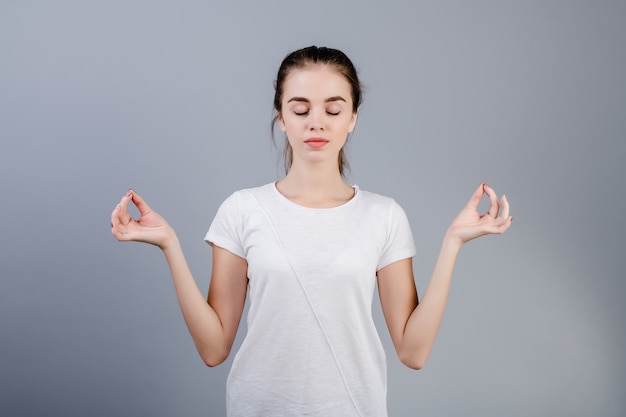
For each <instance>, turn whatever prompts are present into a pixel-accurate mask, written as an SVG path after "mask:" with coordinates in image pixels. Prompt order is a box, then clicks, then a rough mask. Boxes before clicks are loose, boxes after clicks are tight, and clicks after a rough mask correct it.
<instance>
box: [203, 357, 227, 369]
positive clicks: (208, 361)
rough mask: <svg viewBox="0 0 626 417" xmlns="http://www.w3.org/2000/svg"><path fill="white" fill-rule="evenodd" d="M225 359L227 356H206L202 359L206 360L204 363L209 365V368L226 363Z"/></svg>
mask: <svg viewBox="0 0 626 417" xmlns="http://www.w3.org/2000/svg"><path fill="white" fill-rule="evenodd" d="M225 360H226V358H204V357H203V358H202V361H203V362H204V364H205V365H206V366H208V367H209V368H214V367H216V366H217V365H220V364H222V363H224V361H225Z"/></svg>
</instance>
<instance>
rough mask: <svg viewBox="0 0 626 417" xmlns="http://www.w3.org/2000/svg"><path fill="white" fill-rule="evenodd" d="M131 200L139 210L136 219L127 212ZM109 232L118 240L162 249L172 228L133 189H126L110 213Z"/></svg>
mask: <svg viewBox="0 0 626 417" xmlns="http://www.w3.org/2000/svg"><path fill="white" fill-rule="evenodd" d="M131 201H132V203H133V204H134V205H135V206H136V207H137V209H138V210H139V218H138V219H137V220H135V219H133V218H132V216H131V215H130V213H128V205H129V204H130V202H131ZM111 233H113V236H115V238H116V239H117V240H119V241H136V242H145V243H150V244H152V245H155V246H158V247H160V248H161V249H164V248H165V246H166V245H167V243H168V241H169V240H170V239H171V238H172V237H173V236H174V233H173V230H172V228H171V227H170V225H169V224H168V223H167V222H166V221H165V219H164V218H163V217H162V216H161V215H159V214H158V213H156V212H155V211H153V210H152V209H151V208H150V207H149V206H148V204H146V202H145V201H144V200H143V198H141V197H140V196H139V194H137V193H135V192H134V191H133V190H128V191H127V192H126V194H124V196H123V197H122V199H121V200H120V203H119V204H118V205H117V207H115V209H114V210H113V213H111Z"/></svg>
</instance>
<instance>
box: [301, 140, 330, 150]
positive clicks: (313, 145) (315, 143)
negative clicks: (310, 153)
mask: <svg viewBox="0 0 626 417" xmlns="http://www.w3.org/2000/svg"><path fill="white" fill-rule="evenodd" d="M328 142H330V141H329V140H328V139H324V138H309V139H307V140H305V141H304V143H306V144H307V145H309V146H310V147H311V148H321V147H323V146H324V145H326V144H327V143H328Z"/></svg>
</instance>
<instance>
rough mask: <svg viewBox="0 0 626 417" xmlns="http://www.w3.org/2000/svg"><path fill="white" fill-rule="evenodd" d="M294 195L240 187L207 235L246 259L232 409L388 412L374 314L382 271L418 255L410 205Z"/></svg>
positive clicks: (359, 195)
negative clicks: (325, 203) (309, 200)
mask: <svg viewBox="0 0 626 417" xmlns="http://www.w3.org/2000/svg"><path fill="white" fill-rule="evenodd" d="M354 188H355V196H354V197H353V198H352V199H351V200H350V201H349V202H347V203H345V204H343V205H341V206H338V207H333V208H326V209H315V208H307V207H303V206H300V205H298V204H295V203H293V202H291V201H290V200H288V199H287V198H285V197H284V196H283V195H282V194H280V192H279V191H278V190H277V189H276V186H275V184H273V183H270V184H267V185H265V186H262V187H258V188H252V189H248V190H241V191H237V192H235V193H234V194H232V195H231V196H230V197H228V198H227V199H226V200H225V201H224V202H223V203H222V205H221V206H220V208H219V210H218V212H217V215H216V216H215V219H214V220H213V223H212V224H211V227H210V229H209V231H208V233H207V235H206V237H205V240H206V241H207V242H209V243H211V244H214V245H217V246H219V247H222V248H224V249H226V250H228V251H230V252H232V253H234V254H235V255H238V256H240V257H242V258H245V259H246V260H247V262H248V279H249V303H250V305H249V311H248V316H247V325H248V331H247V335H246V337H245V339H244V341H243V343H242V346H241V348H240V349H239V352H238V353H237V354H236V356H235V359H234V362H233V366H232V368H231V371H230V375H229V378H228V383H227V410H228V416H229V417H252V416H254V417H259V416H268V417H270V416H271V417H282V416H289V417H293V416H316V417H322V416H328V417H330V416H332V417H338V416H341V417H349V416H355V417H357V416H358V417H366V416H371V417H383V416H386V415H387V410H386V408H387V407H386V396H387V368H386V359H385V354H384V351H383V348H382V344H381V342H380V339H379V337H378V333H377V332H376V328H375V326H374V321H373V319H372V312H371V306H372V297H373V293H374V286H375V285H376V272H377V271H378V270H380V269H381V268H383V267H385V266H386V265H389V264H390V263H393V262H395V261H398V260H401V259H405V258H410V257H413V256H414V255H415V244H414V241H413V235H412V233H411V229H410V226H409V223H408V220H407V217H406V215H405V213H404V211H403V210H402V208H401V207H400V206H399V205H398V204H397V203H396V202H395V201H394V200H393V199H391V198H388V197H383V196H381V195H378V194H374V193H369V192H366V191H361V190H360V189H359V188H358V187H356V186H354Z"/></svg>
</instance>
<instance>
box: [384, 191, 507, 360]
mask: <svg viewBox="0 0 626 417" xmlns="http://www.w3.org/2000/svg"><path fill="white" fill-rule="evenodd" d="M484 194H487V196H488V197H489V200H490V203H491V204H490V206H489V210H488V211H487V213H485V214H484V215H481V214H480V213H478V203H479V202H480V200H481V198H482V197H483V195H484ZM501 201H502V212H501V213H500V203H499V202H498V198H497V196H496V193H495V191H494V190H493V189H492V188H491V187H489V186H488V185H487V184H480V186H479V187H478V189H477V190H476V192H474V195H472V197H471V198H470V200H469V202H468V203H467V205H466V206H465V207H464V208H463V210H461V212H460V213H459V215H458V216H457V217H456V218H455V219H454V221H453V222H452V224H451V225H450V227H449V228H448V230H447V232H446V234H445V236H444V239H443V243H442V246H441V251H440V252H439V257H438V259H437V263H436V264H435V268H434V270H433V274H432V277H431V278H430V281H429V283H428V286H427V288H426V291H425V292H424V296H423V297H422V300H421V302H418V299H417V291H416V289H415V281H414V279H413V268H412V264H411V259H410V258H409V259H403V260H401V261H398V262H394V263H392V264H390V265H387V266H386V267H384V268H382V269H381V270H380V271H378V290H379V291H378V292H379V294H380V302H381V306H382V309H383V314H384V316H385V321H386V322H387V327H389V332H390V334H391V339H392V340H393V344H394V346H395V348H396V352H397V353H398V357H399V358H400V360H401V361H402V363H404V364H405V365H406V366H408V367H410V368H413V369H421V368H422V367H423V366H424V364H425V363H426V359H427V358H428V355H429V354H430V350H431V348H432V346H433V344H434V342H435V336H436V335H437V331H438V330H439V326H440V325H441V321H442V319H443V312H444V309H445V306H446V300H447V298H448V292H449V289H450V281H451V279H452V271H453V270H454V264H455V263H456V258H457V255H458V253H459V250H460V249H461V247H462V246H463V245H464V244H465V243H467V242H469V241H470V240H472V239H475V238H477V237H480V236H484V235H487V234H501V233H504V232H505V231H506V230H507V229H508V228H509V226H510V225H511V222H512V220H513V217H511V216H510V214H509V202H508V201H507V199H506V197H505V196H502V200H501Z"/></svg>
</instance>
